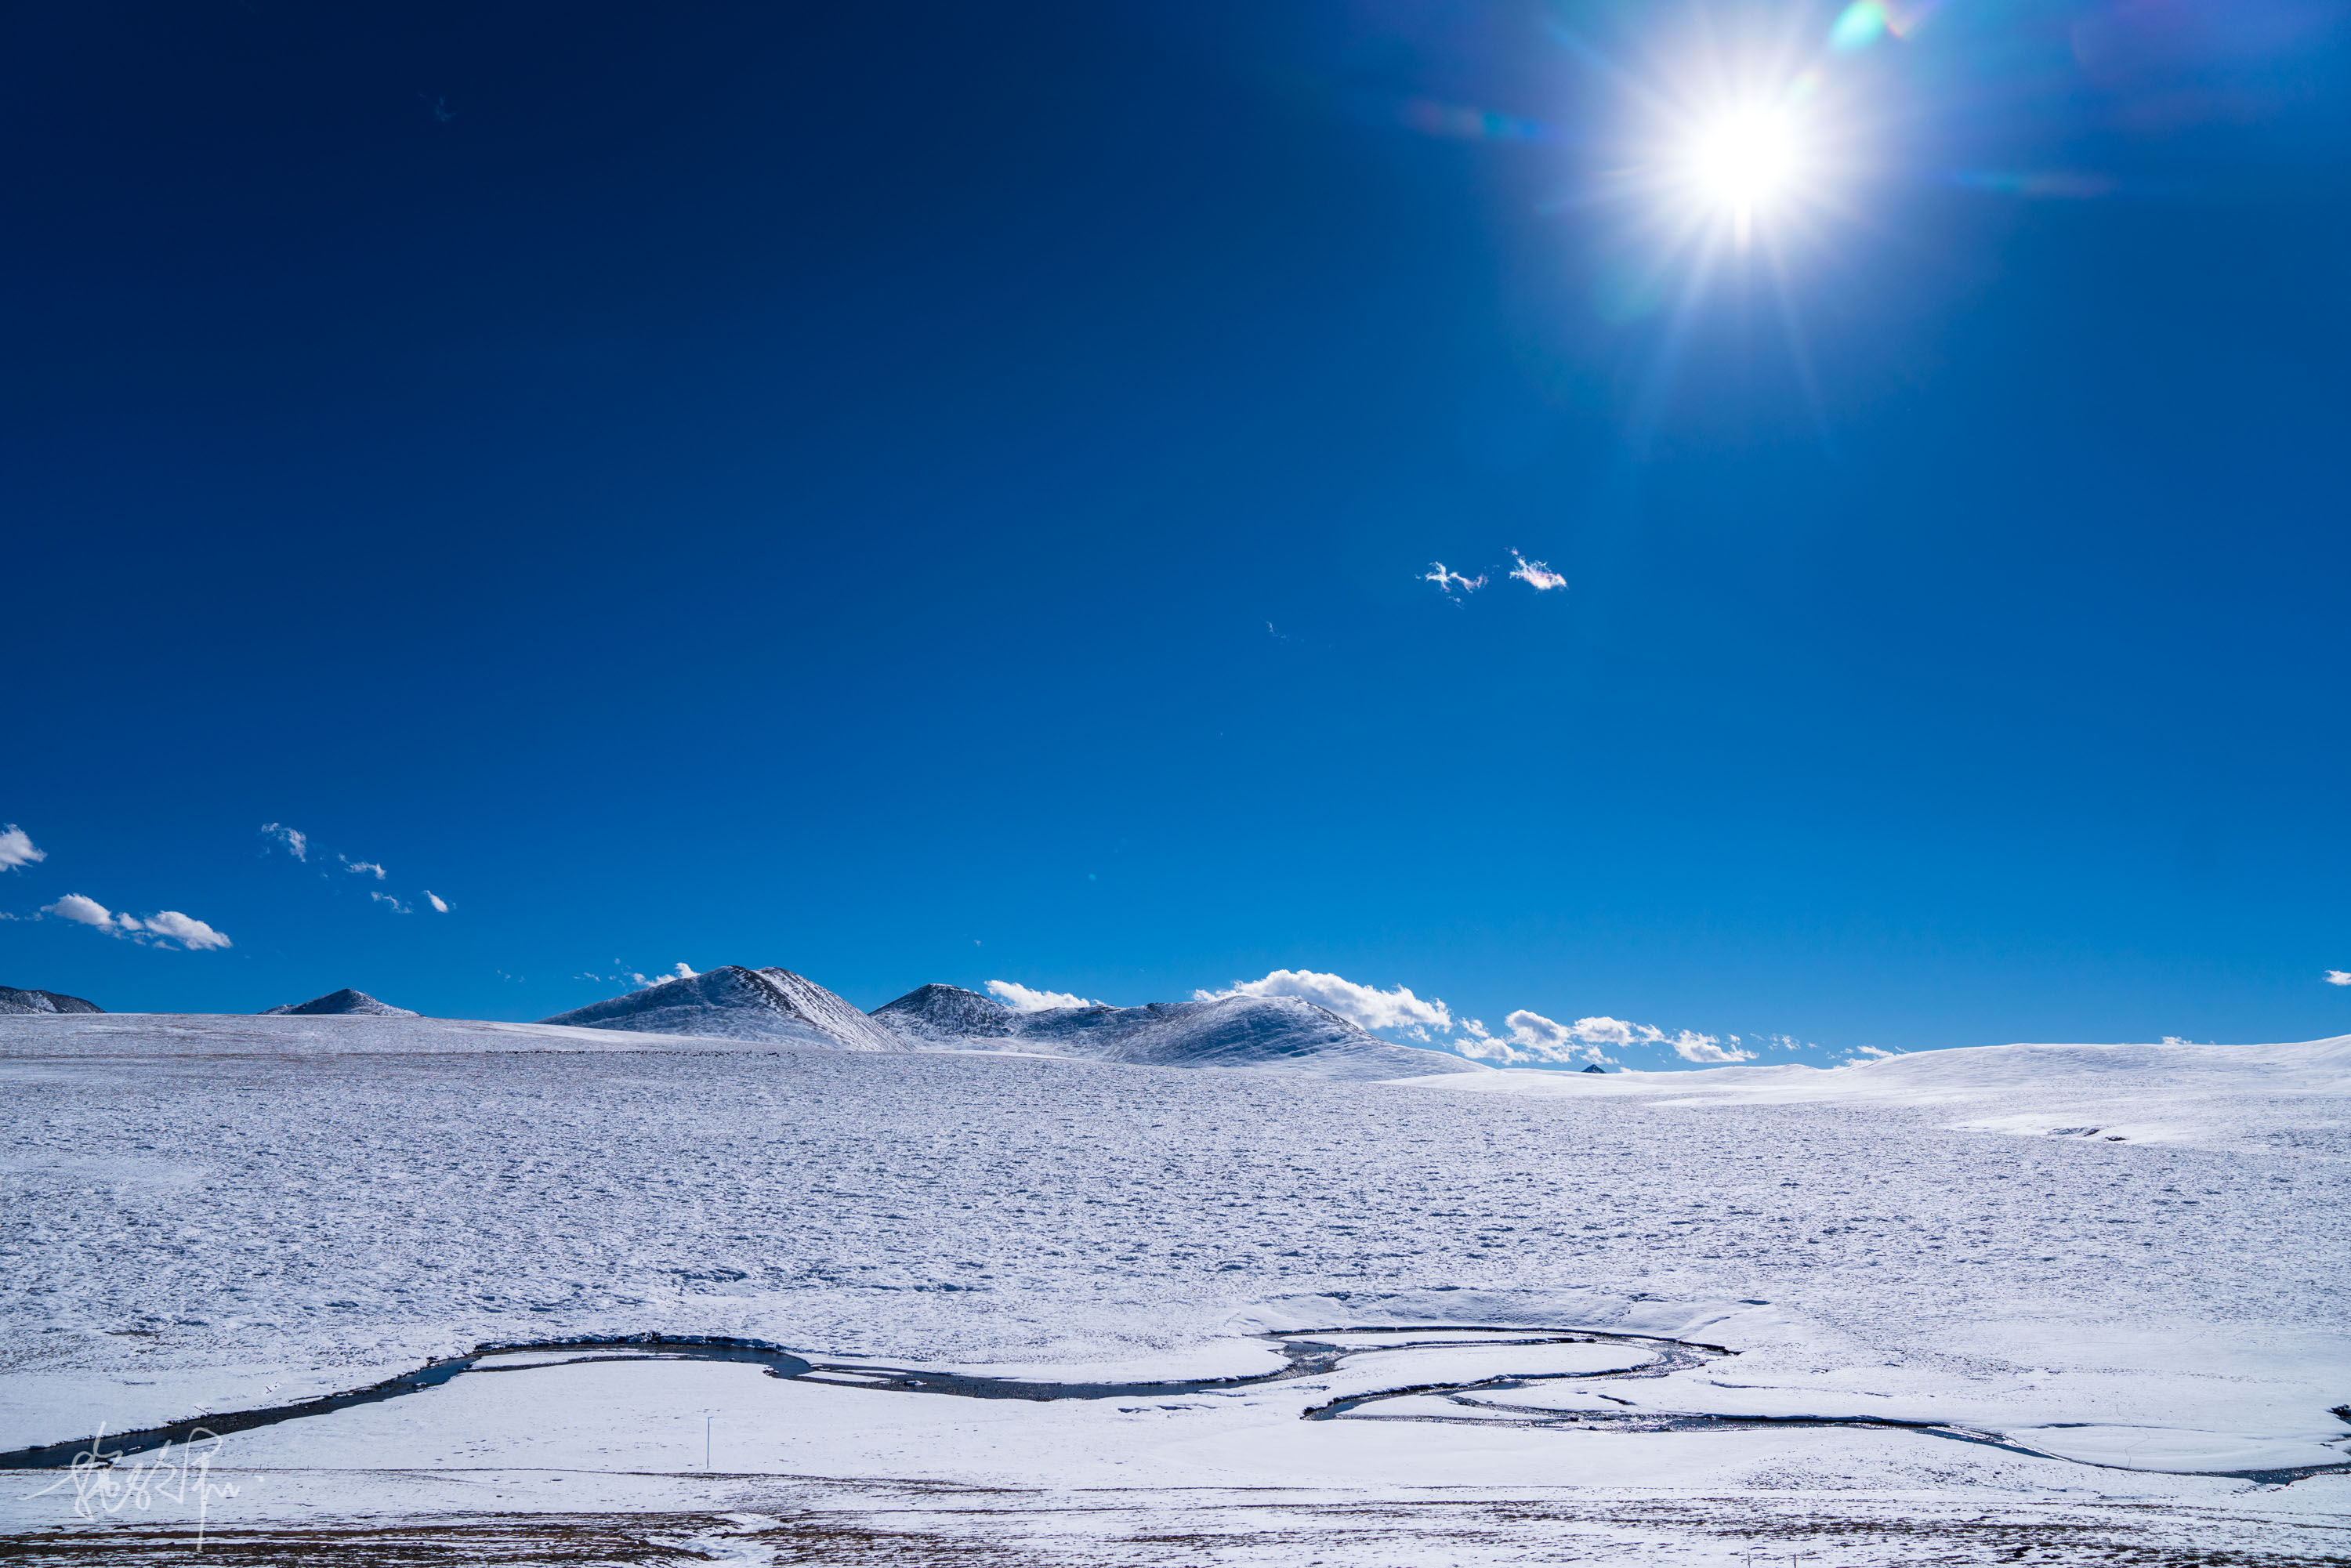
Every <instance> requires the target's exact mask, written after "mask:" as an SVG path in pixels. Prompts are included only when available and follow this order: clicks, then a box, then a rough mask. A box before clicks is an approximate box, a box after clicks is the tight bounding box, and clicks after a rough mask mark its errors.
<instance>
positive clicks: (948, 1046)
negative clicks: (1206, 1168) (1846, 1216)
mask: <svg viewBox="0 0 2351 1568" xmlns="http://www.w3.org/2000/svg"><path fill="white" fill-rule="evenodd" d="M873 1017H874V1018H875V1019H877V1020H878V1021H880V1022H883V1023H885V1024H888V1025H889V1026H890V1027H891V1028H892V1029H893V1030H896V1031H898V1033H900V1034H901V1035H903V1036H904V1037H905V1039H906V1040H908V1041H909V1042H910V1043H912V1044H914V1046H915V1047H917V1048H918V1049H923V1050H930V1051H957V1050H960V1051H990V1050H996V1051H1034V1052H1037V1053H1039V1054H1041V1055H1048V1056H1076V1057H1084V1058H1086V1059H1088V1060H1090V1061H1123V1062H1131V1063H1134V1064H1138V1065H1144V1066H1153V1067H1247V1068H1257V1069H1260V1070H1270V1071H1290V1072H1301V1073H1311V1074H1313V1075H1315V1076H1317V1077H1321V1078H1413V1077H1420V1076H1424V1075H1426V1074H1430V1073H1438V1072H1484V1071H1489V1070H1488V1069H1486V1068H1484V1067H1481V1066H1479V1064H1478V1063H1476V1062H1473V1061H1463V1060H1462V1059H1461V1058H1460V1057H1458V1056H1454V1055H1450V1054H1448V1053H1447V1052H1445V1051H1423V1050H1420V1049H1419V1048H1417V1047H1415V1046H1409V1045H1391V1044H1390V1043H1389V1042H1388V1041H1386V1040H1382V1039H1380V1038H1379V1037H1378V1036H1377V1035H1374V1034H1371V1033H1369V1032H1367V1031H1366V1030H1364V1029H1362V1028H1360V1027H1358V1026H1357V1025H1356V1024H1354V1023H1353V1022H1351V1021H1349V1020H1348V1019H1343V1018H1341V1017H1340V1016H1339V1015H1338V1014H1337V1013H1334V1012H1332V1011H1331V1010H1330V1009H1327V1008H1320V1007H1317V1006H1315V1005H1314V1004H1313V1003H1312V1002H1310V1001H1305V1000H1302V999H1301V998H1297V997H1221V998H1217V999H1216V1000H1214V1001H1205V1002H1152V1003H1150V1004H1148V1005H1147V1006H1144V1007H1139V1008H1113V1007H1092V1008H1049V1009H1044V1010H1041V1011H1038V1012H1016V1011H1015V1010H1013V1009H1010V1008H1008V1007H1006V1006H1004V1005H1003V1004H1002V1003H1001V1002H998V1001H995V1000H993V999H992V998H987V997H983V996H981V995H980V994H979V993H978V992H977V991H967V990H964V989H962V988H959V987H956V986H941V985H929V986H925V987H922V988H920V989H918V990H914V991H909V992H908V993H906V995H904V996H903V997H900V998H898V999H897V1000H896V1001H894V1002H886V1003H884V1004H883V1006H881V1007H878V1008H876V1009H873ZM550 1021H552V1020H550Z"/></svg>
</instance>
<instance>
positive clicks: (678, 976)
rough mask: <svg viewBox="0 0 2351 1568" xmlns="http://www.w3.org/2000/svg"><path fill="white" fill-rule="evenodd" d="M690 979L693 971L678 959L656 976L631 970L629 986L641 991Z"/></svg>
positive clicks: (682, 960)
mask: <svg viewBox="0 0 2351 1568" xmlns="http://www.w3.org/2000/svg"><path fill="white" fill-rule="evenodd" d="M589 978H590V979H591V980H592V979H594V978H595V976H593V975H590V976H589ZM692 978H694V971H693V970H692V969H689V968H687V967H685V961H684V959H680V960H679V961H678V962H677V963H676V964H674V965H673V966H672V967H669V968H668V969H665V970H664V971H663V972H662V973H660V974H658V975H640V974H638V973H637V972H636V971H635V970H633V969H632V970H630V971H629V984H631V985H632V986H634V987H636V988H637V989H639V990H641V991H642V990H643V989H645V988H647V987H648V986H664V985H667V984H668V983H669V982H670V981H672V980H690V979H692Z"/></svg>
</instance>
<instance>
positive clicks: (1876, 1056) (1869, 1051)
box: [1846, 1045, 1902, 1061]
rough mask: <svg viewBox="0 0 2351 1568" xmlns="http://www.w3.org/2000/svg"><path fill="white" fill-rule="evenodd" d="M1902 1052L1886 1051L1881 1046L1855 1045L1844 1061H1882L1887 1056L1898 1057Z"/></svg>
mask: <svg viewBox="0 0 2351 1568" xmlns="http://www.w3.org/2000/svg"><path fill="white" fill-rule="evenodd" d="M1901 1054H1902V1052H1900V1051H1887V1050H1886V1049H1885V1048H1884V1047H1882V1046H1876V1045H1856V1046H1855V1047H1854V1048H1853V1051H1851V1053H1850V1054H1849V1055H1848V1056H1847V1057H1846V1060H1847V1061H1885V1060H1886V1058H1887V1057H1889V1056H1900V1055H1901Z"/></svg>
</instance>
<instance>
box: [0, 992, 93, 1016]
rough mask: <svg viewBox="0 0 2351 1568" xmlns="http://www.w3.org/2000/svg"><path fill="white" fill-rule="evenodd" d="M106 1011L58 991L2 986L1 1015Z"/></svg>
mask: <svg viewBox="0 0 2351 1568" xmlns="http://www.w3.org/2000/svg"><path fill="white" fill-rule="evenodd" d="M105 1010H106V1009H104V1008H102V1007H99V1005H98V1004H97V1003H96V1002H86V1001H83V1000H82V999H81V998H79V997H68V996H64V995H61V994H60V993H58V992H57V991H20V990H18V989H17V988H16V987H14V986H0V1013H102V1012H104V1011H105Z"/></svg>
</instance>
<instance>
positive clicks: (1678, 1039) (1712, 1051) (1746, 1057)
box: [1664, 1030, 1755, 1065]
mask: <svg viewBox="0 0 2351 1568" xmlns="http://www.w3.org/2000/svg"><path fill="white" fill-rule="evenodd" d="M1664 1043H1666V1044H1667V1045H1670V1046H1672V1047H1673V1048H1674V1054H1675V1055H1676V1056H1678V1057H1680V1058H1681V1059H1682V1060H1683V1061H1704V1062H1708V1063H1710V1064H1716V1065H1719V1064H1721V1063H1723V1062H1729V1061H1754V1060H1755V1053H1754V1052H1753V1051H1741V1050H1740V1048H1739V1042H1738V1037H1737V1036H1735V1035H1734V1036H1732V1037H1731V1043H1730V1044H1729V1045H1725V1044H1723V1043H1722V1042H1721V1041H1720V1040H1717V1039H1716V1038H1715V1037H1714V1036H1712V1035H1710V1034H1696V1033H1693V1032H1692V1031H1690V1030H1682V1031H1681V1032H1680V1033H1678V1034H1676V1035H1673V1036H1671V1037H1669V1038H1668V1039H1667V1040H1666V1041H1665V1042H1664Z"/></svg>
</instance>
